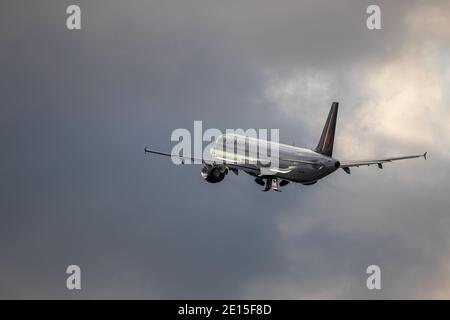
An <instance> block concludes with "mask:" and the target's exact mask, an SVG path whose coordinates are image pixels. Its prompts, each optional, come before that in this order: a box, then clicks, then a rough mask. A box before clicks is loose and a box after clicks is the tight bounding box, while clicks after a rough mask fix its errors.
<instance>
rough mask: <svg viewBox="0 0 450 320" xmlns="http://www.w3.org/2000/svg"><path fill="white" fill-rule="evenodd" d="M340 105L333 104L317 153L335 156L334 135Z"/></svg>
mask: <svg viewBox="0 0 450 320" xmlns="http://www.w3.org/2000/svg"><path fill="white" fill-rule="evenodd" d="M338 108H339V103H338V102H333V104H332V105H331V109H330V113H329V114H328V118H327V122H325V126H324V127H323V131H322V135H321V136H320V140H319V144H318V145H317V147H316V149H315V151H316V152H318V153H320V154H323V155H326V156H328V157H331V156H332V155H333V143H334V133H335V131H336V119H337V113H338Z"/></svg>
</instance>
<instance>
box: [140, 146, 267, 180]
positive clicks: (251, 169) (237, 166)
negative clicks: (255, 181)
mask: <svg viewBox="0 0 450 320" xmlns="http://www.w3.org/2000/svg"><path fill="white" fill-rule="evenodd" d="M144 152H145V153H153V154H158V155H161V156H166V157H175V158H178V159H180V161H181V163H182V164H185V162H186V161H189V162H191V163H203V164H208V165H211V164H214V163H215V162H214V160H209V159H200V158H195V157H185V156H180V155H179V154H175V153H168V152H162V151H158V150H153V149H150V148H149V147H145V148H144ZM219 164H223V165H226V166H227V167H229V168H230V169H231V170H232V171H233V172H234V173H236V174H237V171H235V170H243V171H246V172H251V173H257V174H259V169H258V168H257V167H256V166H252V165H245V164H240V163H239V162H229V161H223V162H220V163H219Z"/></svg>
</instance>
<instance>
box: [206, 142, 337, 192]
mask: <svg viewBox="0 0 450 320" xmlns="http://www.w3.org/2000/svg"><path fill="white" fill-rule="evenodd" d="M261 150H263V152H261ZM210 154H211V157H212V158H213V159H214V160H215V161H217V162H218V163H220V162H221V161H222V162H226V163H236V164H239V165H246V166H248V167H249V171H247V173H250V174H252V172H253V173H255V175H258V176H260V177H274V178H280V179H284V180H288V181H292V182H299V183H303V184H312V183H315V182H316V181H317V180H319V179H322V178H323V177H325V176H327V175H329V174H330V173H332V172H334V171H336V170H337V169H338V168H339V165H340V164H339V161H337V160H335V159H333V158H330V157H327V156H324V155H322V154H319V153H317V152H315V151H313V150H310V149H304V148H299V147H295V146H290V145H286V144H281V143H276V142H271V141H266V140H262V139H256V138H252V137H247V136H241V135H236V134H225V135H222V136H219V137H218V138H217V139H216V141H215V143H214V145H213V146H212V148H211V150H210ZM274 162H276V163H277V165H276V167H275V166H273V163H274Z"/></svg>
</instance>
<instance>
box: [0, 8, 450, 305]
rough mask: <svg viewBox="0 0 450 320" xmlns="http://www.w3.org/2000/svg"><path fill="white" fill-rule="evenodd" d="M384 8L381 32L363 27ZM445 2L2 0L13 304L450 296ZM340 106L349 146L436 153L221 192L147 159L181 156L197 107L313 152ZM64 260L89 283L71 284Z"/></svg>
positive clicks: (4, 252) (5, 284)
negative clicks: (73, 15) (176, 141)
mask: <svg viewBox="0 0 450 320" xmlns="http://www.w3.org/2000/svg"><path fill="white" fill-rule="evenodd" d="M70 4H79V5H80V7H81V11H82V29H81V30H79V31H69V30H67V29H66V25H65V20H66V17H67V15H66V8H67V6H68V5H70ZM369 4H378V5H379V6H380V7H381V21H382V29H381V30H374V31H370V30H368V29H367V28H366V19H367V14H366V8H367V6H368V5H369ZM449 12H450V2H449V1H445V0H442V1H431V0H430V1H410V0H402V1H360V0H353V1H324V0H321V1H318V0H309V1H298V0H295V1H268V0H267V1H265V0H241V1H191V0H188V1H181V0H179V1H167V0H164V1H144V0H142V1H138V0H133V1H127V2H126V3H125V2H124V1H118V0H117V1H111V0H95V1H67V0H66V1H59V0H58V1H57V0H54V1H50V0H41V1H32V2H30V1H23V0H19V1H17V0H14V1H13V0H6V1H2V2H1V4H0V43H1V50H0V62H1V65H2V71H1V73H0V88H1V90H0V106H1V108H0V112H1V113H0V146H1V153H0V181H1V182H0V218H1V220H0V298H139V299H141V298H165V299H173V298H210V299H214V298H253V299H257V298H273V299H279V298H287V299H299V298H344V299H347V298H367V299H379V298H449V297H450V277H449V275H450V254H449V252H450V236H449V233H448V230H450V217H449V205H450V199H449V196H448V193H449V189H450V166H449V164H450V124H449V120H450V54H449V52H450V50H449V49H450V20H449V19H448V13H449ZM332 101H339V102H340V111H339V116H338V124H337V130H336V140H335V150H334V156H335V157H336V158H337V159H341V160H353V159H366V158H371V157H384V156H397V155H403V154H417V153H423V152H425V151H428V154H429V159H428V160H427V161H426V162H425V161H424V160H423V159H422V160H410V161H404V162H398V163H395V164H387V165H385V167H384V169H383V170H379V169H378V168H376V167H365V168H359V169H356V168H355V169H353V170H352V174H351V175H350V176H349V175H347V174H345V173H344V172H343V171H342V170H339V171H337V172H336V173H335V174H333V175H331V176H329V177H327V178H325V179H323V180H322V181H320V182H319V183H317V184H316V185H313V186H301V185H288V186H286V187H285V188H284V190H283V192H282V193H276V192H267V193H263V192H261V191H260V189H261V187H260V186H259V185H257V184H255V183H254V182H253V179H252V178H251V177H249V176H247V175H246V174H240V175H239V176H237V177H236V176H234V175H229V176H227V178H226V179H225V180H224V181H223V182H222V183H218V184H214V185H212V184H209V183H207V182H205V181H204V180H203V179H202V178H201V176H200V169H201V167H199V166H193V165H192V166H190V165H188V166H183V167H181V166H174V165H173V164H172V162H171V161H170V159H167V158H158V157H149V156H145V155H144V153H143V148H144V146H146V145H151V146H153V147H154V148H157V149H161V150H166V151H170V149H171V148H172V147H173V144H172V143H171V141H170V135H171V133H172V131H173V130H174V129H176V128H187V129H192V128H193V121H194V120H202V121H203V127H204V128H205V129H206V128H218V129H220V130H225V129H227V128H244V129H247V128H267V129H270V128H279V129H280V139H281V140H282V141H283V142H286V143H289V144H290V143H295V144H296V145H299V146H305V147H314V146H315V145H316V144H317V142H318V139H319V136H320V132H321V129H322V126H323V124H324V122H325V118H326V116H327V113H328V111H329V108H330V106H331V103H332ZM70 264H77V265H79V266H80V267H81V270H82V290H81V291H68V290H67V289H66V287H65V281H66V277H67V275H66V274H65V270H66V267H67V266H68V265H70ZM371 264H376V265H379V266H380V267H381V287H382V289H381V290H378V291H377V290H372V291H371V290H368V289H367V288H366V278H367V274H366V268H367V266H369V265H371Z"/></svg>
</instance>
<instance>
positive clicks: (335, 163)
mask: <svg viewBox="0 0 450 320" xmlns="http://www.w3.org/2000/svg"><path fill="white" fill-rule="evenodd" d="M340 166H341V163H340V162H339V161H335V162H334V167H335V168H336V169H339V167H340Z"/></svg>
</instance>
